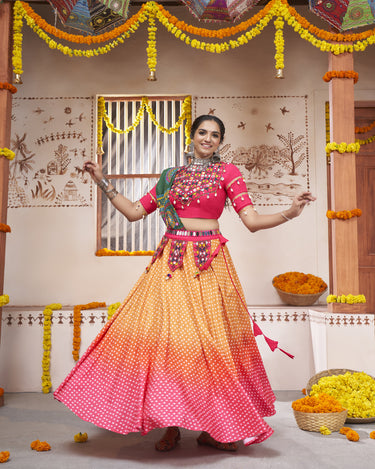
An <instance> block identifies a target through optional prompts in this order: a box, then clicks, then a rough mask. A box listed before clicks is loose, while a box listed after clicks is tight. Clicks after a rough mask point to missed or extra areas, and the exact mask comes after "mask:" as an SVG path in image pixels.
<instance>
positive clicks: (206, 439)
mask: <svg viewBox="0 0 375 469" xmlns="http://www.w3.org/2000/svg"><path fill="white" fill-rule="evenodd" d="M197 442H198V445H204V446H212V447H213V448H216V449H220V450H222V451H237V443H221V442H220V441H216V440H215V439H213V438H212V436H210V435H209V434H208V433H207V432H202V433H201V434H200V435H199V437H198V438H197Z"/></svg>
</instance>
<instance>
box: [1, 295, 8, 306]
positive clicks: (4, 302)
mask: <svg viewBox="0 0 375 469" xmlns="http://www.w3.org/2000/svg"><path fill="white" fill-rule="evenodd" d="M8 303H9V295H0V308H2V307H3V306H5V305H7V304H8Z"/></svg>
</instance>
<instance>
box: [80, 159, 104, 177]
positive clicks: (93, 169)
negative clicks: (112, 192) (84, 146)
mask: <svg viewBox="0 0 375 469" xmlns="http://www.w3.org/2000/svg"><path fill="white" fill-rule="evenodd" d="M83 170H84V171H87V172H88V173H89V174H90V176H91V177H92V179H93V180H94V182H96V183H98V182H100V181H101V180H102V179H103V177H104V175H103V171H102V168H101V167H100V165H99V163H95V161H91V160H88V161H85V162H84V163H83Z"/></svg>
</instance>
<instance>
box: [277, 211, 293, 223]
mask: <svg viewBox="0 0 375 469" xmlns="http://www.w3.org/2000/svg"><path fill="white" fill-rule="evenodd" d="M280 215H281V216H282V217H283V218H285V220H286V221H292V219H291V218H289V217H287V216H286V215H285V213H284V212H280Z"/></svg>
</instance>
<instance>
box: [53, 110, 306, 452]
mask: <svg viewBox="0 0 375 469" xmlns="http://www.w3.org/2000/svg"><path fill="white" fill-rule="evenodd" d="M224 134H225V128H224V124H223V123H222V121H221V120H220V119H218V118H217V117H215V116H211V115H203V116H200V117H198V118H197V119H196V120H195V121H194V123H193V124H192V127H191V138H192V141H193V144H194V150H193V156H192V159H191V161H190V162H189V163H188V164H187V165H185V166H177V167H172V168H167V169H165V170H164V171H163V172H162V174H161V176H160V178H159V180H158V182H157V184H156V185H155V186H154V187H153V188H152V189H151V190H150V191H149V192H148V193H147V194H146V195H144V196H143V197H142V198H141V199H140V200H139V201H136V202H132V201H131V200H129V199H128V198H126V197H124V196H123V195H122V194H119V193H118V192H117V190H116V189H115V187H114V186H113V185H112V184H111V183H110V182H109V181H108V180H107V179H106V178H104V177H103V173H102V169H101V167H100V165H98V164H97V163H94V162H91V161H88V162H86V163H85V168H86V169H87V170H88V171H89V172H90V174H91V176H92V178H93V179H94V181H96V182H97V184H98V185H99V187H100V188H101V189H102V191H103V192H104V193H105V195H106V196H107V197H108V199H109V200H110V203H111V204H112V205H113V206H114V207H115V208H116V209H117V210H118V211H119V212H121V213H122V214H123V215H124V216H125V217H126V218H127V219H128V220H129V221H136V220H140V219H141V218H143V217H146V216H147V215H149V214H152V213H154V212H155V211H156V209H157V208H159V210H160V215H161V217H162V218H163V221H164V222H165V224H166V228H167V231H166V233H165V234H164V236H163V238H162V240H161V242H160V244H159V246H158V248H157V249H156V251H155V253H154V255H153V257H152V260H151V262H150V264H149V266H148V267H147V268H146V271H145V273H144V274H143V275H142V276H141V277H140V278H139V280H138V282H137V283H136V285H135V286H134V288H133V289H132V291H131V292H130V294H129V295H128V296H127V298H126V299H125V300H124V302H123V303H122V304H121V305H120V307H119V308H118V310H117V311H116V312H115V313H114V314H113V316H112V318H111V319H110V320H109V321H108V322H107V324H106V325H105V326H104V328H103V329H102V331H101V332H100V334H99V335H98V336H97V338H96V339H95V340H94V342H93V343H92V344H91V346H90V347H89V348H88V350H87V352H86V353H85V354H84V356H83V357H82V358H81V359H80V361H79V362H78V364H77V365H76V367H75V368H74V369H73V370H72V372H71V373H70V374H69V376H68V377H67V378H66V379H65V381H64V382H63V383H62V384H61V385H60V387H59V388H58V389H57V390H56V392H55V397H56V399H58V400H60V401H61V402H63V403H65V404H66V405H67V406H68V407H69V408H70V409H71V410H72V411H73V412H75V413H76V414H77V415H78V416H79V417H81V418H83V419H84V420H88V421H90V422H92V423H94V424H96V425H98V426H101V427H104V428H107V429H109V430H111V431H115V432H118V433H123V434H127V433H129V432H135V431H140V432H142V434H145V433H148V432H149V431H150V430H152V429H154V428H160V427H166V431H165V434H164V435H163V437H162V438H161V439H160V440H159V441H158V442H157V443H156V445H155V447H156V449H157V450H158V451H169V450H171V449H173V448H174V447H175V446H176V445H177V443H178V441H179V440H180V438H181V433H180V430H179V427H183V428H187V429H190V430H198V431H200V432H201V434H200V436H199V437H198V440H197V441H198V444H200V445H209V446H213V447H215V448H217V449H220V450H224V451H235V450H236V449H237V443H236V442H237V441H239V440H243V441H244V443H245V445H250V444H253V443H260V442H262V441H264V440H266V439H267V438H268V437H269V436H270V435H271V434H272V433H273V430H272V428H271V427H270V426H269V425H268V423H267V422H265V421H264V419H263V417H267V416H271V415H273V414H274V413H275V408H274V401H275V397H274V395H273V392H272V390H271V386H270V384H269V382H268V378H267V375H266V372H265V369H264V366H263V362H262V359H261V356H260V354H259V350H258V348H257V344H256V341H255V335H258V334H261V333H262V332H261V331H260V329H259V327H258V326H256V325H254V331H255V334H254V333H253V329H252V323H251V319H250V317H249V314H248V311H247V307H246V301H245V298H244V294H243V291H242V287H241V284H240V282H239V279H238V276H237V273H236V271H235V268H234V265H233V262H232V259H231V257H230V254H229V251H228V249H227V247H226V242H227V240H226V239H225V238H224V237H223V236H222V234H221V233H220V230H219V223H218V219H219V217H220V215H221V214H222V212H223V209H224V205H225V201H226V199H227V198H229V199H230V200H231V202H232V205H233V208H234V209H235V211H236V212H237V213H238V214H239V215H240V217H241V220H242V221H243V223H244V224H245V226H246V227H247V228H249V230H250V231H256V230H258V229H266V228H271V227H273V226H277V225H280V224H282V223H285V222H286V221H287V220H289V219H292V218H294V217H296V216H298V215H299V214H300V213H301V212H302V210H303V207H304V206H305V205H306V204H307V203H308V202H310V201H313V200H314V199H315V198H314V197H313V196H312V195H311V194H310V193H309V192H304V193H302V194H300V195H298V196H296V197H295V198H294V200H293V203H292V205H291V207H290V208H289V209H288V210H286V211H285V213H275V214H273V215H258V214H257V213H256V211H255V210H254V209H253V204H252V201H251V199H250V197H249V195H248V193H247V190H246V184H245V181H244V179H243V177H242V175H241V173H240V171H239V169H238V168H237V167H236V166H235V165H233V164H230V163H224V162H221V161H220V156H219V154H218V150H219V145H220V143H222V141H223V139H224ZM255 326H256V327H255ZM267 342H268V343H269V345H270V347H271V348H272V350H275V349H276V348H278V347H277V342H276V341H272V340H271V339H268V338H267ZM280 350H281V349H280ZM285 353H286V352H285Z"/></svg>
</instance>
